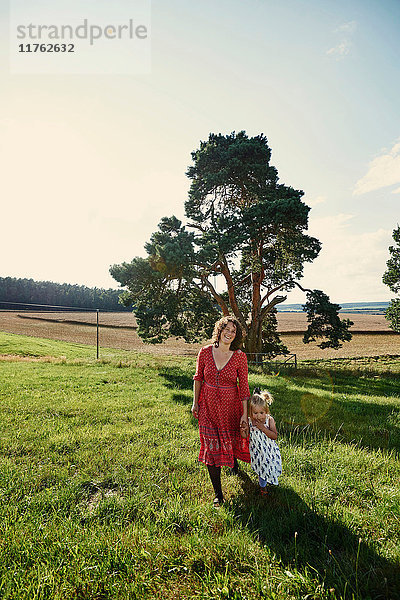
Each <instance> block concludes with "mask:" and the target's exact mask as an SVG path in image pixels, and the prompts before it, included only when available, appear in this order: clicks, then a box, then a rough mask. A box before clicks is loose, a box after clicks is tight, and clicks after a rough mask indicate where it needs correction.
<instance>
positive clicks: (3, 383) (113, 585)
mask: <svg viewBox="0 0 400 600" xmlns="http://www.w3.org/2000/svg"><path fill="white" fill-rule="evenodd" d="M0 355H2V356H3V359H2V360H1V361H0V394H1V398H0V399H1V403H0V409H1V420H0V429H1V433H0V435H1V445H0V461H1V462H0V499H1V502H0V556H1V558H0V561H1V567H0V598H2V599H3V598H4V599H24V600H39V599H40V600H42V599H43V600H44V599H57V600H70V599H71V600H72V599H75V600H89V599H90V600H103V599H108V598H110V599H111V598H112V599H120V600H130V599H138V600H139V599H140V600H142V599H150V598H151V599H153V598H157V599H158V598H159V599H172V598H176V599H192V598H194V599H197V598H199V599H200V598H204V599H210V600H211V599H218V598H221V599H237V600H239V599H242V600H245V599H246V600H250V599H256V598H270V599H275V600H284V599H285V600H286V599H292V598H293V599H294V598H298V599H300V598H302V599H304V600H305V599H314V598H315V599H317V598H321V599H322V598H324V599H334V598H337V599H342V598H343V599H344V598H349V599H353V598H354V599H357V600H358V599H362V600H367V599H368V598H371V599H379V598H386V599H390V600H392V599H396V598H400V485H399V483H400V466H399V460H398V449H399V448H400V402H399V390H400V385H399V384H400V375H399V359H397V358H395V357H393V358H387V359H385V360H383V361H382V363H381V362H380V361H376V360H375V361H374V362H373V363H371V362H370V361H369V362H368V363H365V362H363V361H362V359H359V360H358V362H354V361H353V362H352V361H348V362H340V361H331V362H329V361H327V362H324V363H308V364H307V365H303V366H302V365H300V368H299V369H298V371H296V372H287V373H283V372H281V373H273V374H269V375H267V374H263V373H260V372H252V373H250V384H251V387H253V386H254V385H256V384H258V385H261V387H267V388H268V389H270V390H271V391H272V393H273V394H274V396H275V403H274V404H273V406H272V408H273V410H272V413H273V415H274V417H275V420H276V422H277V426H278V431H279V434H280V435H279V439H278V442H279V445H280V449H281V454H282V460H283V469H284V472H283V475H282V477H281V480H280V485H279V487H277V488H275V489H273V490H272V491H271V494H270V496H269V497H267V498H261V497H259V495H258V488H257V485H256V477H255V475H254V474H253V473H252V471H251V468H250V467H249V465H242V470H241V473H240V476H238V477H234V476H230V475H229V474H228V473H227V472H225V471H224V473H223V489H224V492H225V494H226V497H227V502H226V503H225V505H224V507H223V508H222V509H220V510H219V511H215V510H214V509H213V508H212V506H211V502H212V498H213V494H212V491H211V486H210V484H209V481H208V476H207V474H206V470H205V468H204V465H200V464H199V463H198V462H197V456H198V449H199V442H198V432H197V422H196V421H195V420H194V419H193V418H192V416H191V414H190V406H191V398H192V392H191V388H192V375H193V371H194V360H193V359H192V358H179V357H176V356H175V357H174V356H165V357H163V356H157V357H155V356H154V357H153V356H151V355H141V354H138V353H134V352H121V351H116V350H115V351H114V350H110V349H104V350H102V353H101V355H102V359H101V360H100V361H96V360H95V359H94V358H93V356H94V351H93V348H90V347H88V346H79V345H76V344H67V343H64V342H56V341H51V340H42V339H35V338H28V337H24V336H17V335H12V334H4V333H0Z"/></svg>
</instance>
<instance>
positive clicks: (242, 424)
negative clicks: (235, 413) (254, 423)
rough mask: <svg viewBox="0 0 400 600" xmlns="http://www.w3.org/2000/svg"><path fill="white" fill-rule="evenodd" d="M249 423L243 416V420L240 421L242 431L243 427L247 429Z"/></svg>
mask: <svg viewBox="0 0 400 600" xmlns="http://www.w3.org/2000/svg"><path fill="white" fill-rule="evenodd" d="M247 425H248V423H247V417H245V416H244V415H242V417H241V419H240V425H239V427H240V429H242V428H243V427H247Z"/></svg>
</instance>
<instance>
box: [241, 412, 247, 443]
mask: <svg viewBox="0 0 400 600" xmlns="http://www.w3.org/2000/svg"><path fill="white" fill-rule="evenodd" d="M240 435H241V436H242V438H247V437H248V436H249V424H248V422H247V419H246V418H245V417H244V416H243V415H242V418H241V419H240Z"/></svg>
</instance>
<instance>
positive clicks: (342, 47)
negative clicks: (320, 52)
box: [326, 40, 352, 58]
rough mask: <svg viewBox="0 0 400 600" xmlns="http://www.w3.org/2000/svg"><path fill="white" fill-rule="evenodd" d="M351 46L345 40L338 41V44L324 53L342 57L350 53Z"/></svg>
mask: <svg viewBox="0 0 400 600" xmlns="http://www.w3.org/2000/svg"><path fill="white" fill-rule="evenodd" d="M351 46H352V44H351V42H349V41H348V40H345V41H344V42H340V44H338V45H337V46H334V47H333V48H330V49H329V50H327V51H326V53H327V54H331V55H333V56H336V57H337V58H344V57H345V56H347V55H348V54H349V53H350V50H351Z"/></svg>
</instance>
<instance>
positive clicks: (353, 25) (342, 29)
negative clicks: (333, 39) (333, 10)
mask: <svg viewBox="0 0 400 600" xmlns="http://www.w3.org/2000/svg"><path fill="white" fill-rule="evenodd" d="M356 29H357V21H347V23H342V25H339V27H338V28H337V29H335V32H337V33H354V32H355V30H356Z"/></svg>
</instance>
